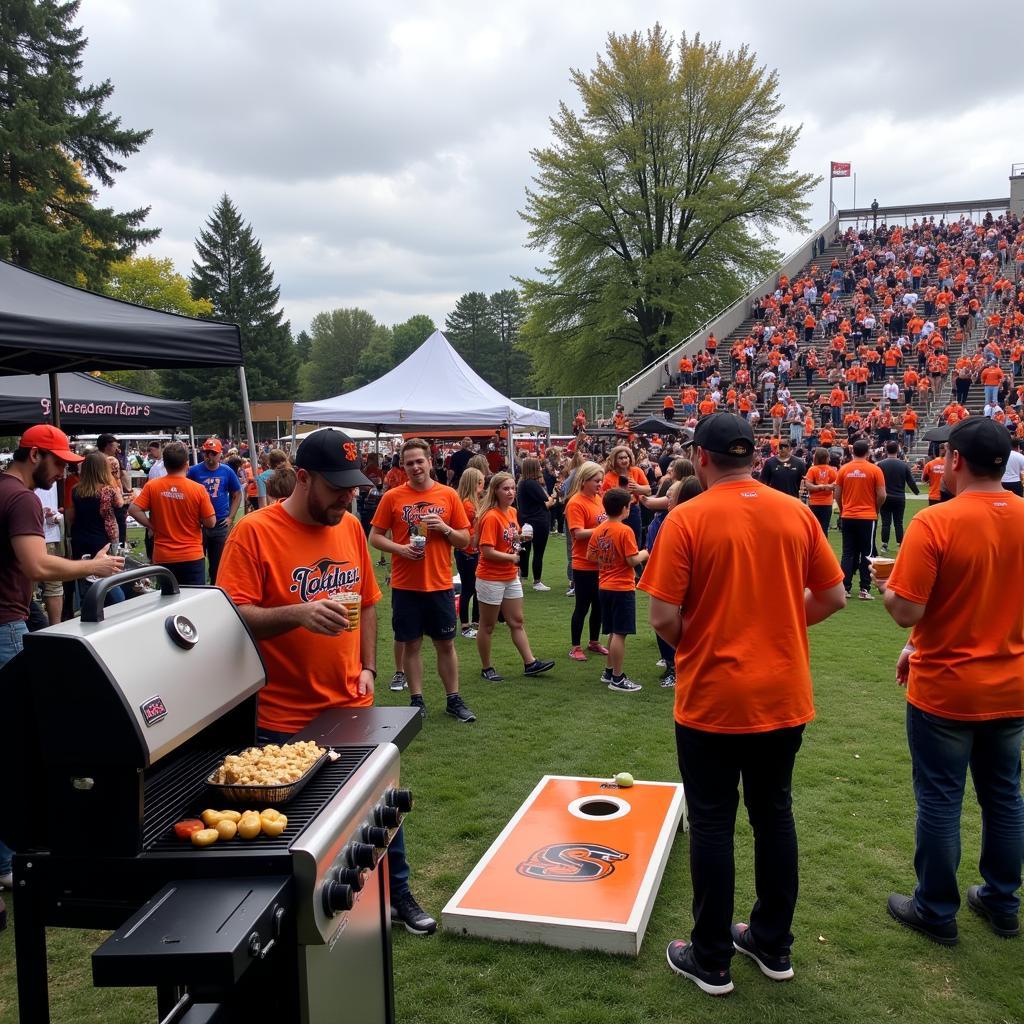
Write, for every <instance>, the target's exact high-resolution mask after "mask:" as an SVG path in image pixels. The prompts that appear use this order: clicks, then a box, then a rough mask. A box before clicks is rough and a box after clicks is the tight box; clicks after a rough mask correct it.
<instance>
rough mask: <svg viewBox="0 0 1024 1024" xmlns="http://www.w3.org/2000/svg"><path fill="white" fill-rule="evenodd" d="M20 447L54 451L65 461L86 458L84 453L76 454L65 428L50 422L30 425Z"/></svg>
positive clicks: (19, 443) (22, 437) (19, 444)
mask: <svg viewBox="0 0 1024 1024" xmlns="http://www.w3.org/2000/svg"><path fill="white" fill-rule="evenodd" d="M18 447H19V448H42V449H43V450H44V451H48V452H53V454H54V455H56V456H57V458H58V459H63V460H64V461H65V462H81V461H82V460H83V459H84V458H85V456H83V455H76V454H75V453H74V452H73V451H72V450H71V442H70V441H69V440H68V435H67V434H65V433H64V431H63V430H58V429H57V428H56V427H51V426H50V424H49V423H38V424H36V426H34V427H29V428H28V430H26V431H25V433H24V434H22V435H21V440H20V441H19V442H18Z"/></svg>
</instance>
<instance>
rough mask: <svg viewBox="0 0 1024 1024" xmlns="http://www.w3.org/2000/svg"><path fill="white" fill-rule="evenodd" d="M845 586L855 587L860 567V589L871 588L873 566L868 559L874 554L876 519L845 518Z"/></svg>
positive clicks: (842, 561)
mask: <svg viewBox="0 0 1024 1024" xmlns="http://www.w3.org/2000/svg"><path fill="white" fill-rule="evenodd" d="M842 523H843V557H842V558H841V559H840V564H841V565H842V567H843V586H844V587H845V588H846V589H847V590H850V589H851V588H852V587H853V574H854V571H855V570H857V569H860V589H861V590H870V589H871V567H870V566H869V565H868V559H869V558H870V557H871V556H872V555H873V554H874V551H873V547H874V542H875V520H874V519H843V521H842Z"/></svg>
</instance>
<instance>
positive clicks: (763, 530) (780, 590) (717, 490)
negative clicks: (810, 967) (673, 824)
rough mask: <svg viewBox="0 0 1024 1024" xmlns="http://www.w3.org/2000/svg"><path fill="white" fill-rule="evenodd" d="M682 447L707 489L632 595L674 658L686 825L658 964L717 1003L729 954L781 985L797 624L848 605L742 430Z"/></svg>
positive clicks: (793, 847)
mask: <svg viewBox="0 0 1024 1024" xmlns="http://www.w3.org/2000/svg"><path fill="white" fill-rule="evenodd" d="M693 448H694V455H693V462H694V465H695V468H696V470H697V478H698V479H699V480H700V482H701V484H702V485H703V486H704V488H705V491H704V493H703V494H700V495H698V496H697V497H696V498H693V499H692V500H691V501H688V502H686V503H685V504H683V505H679V506H677V507H676V508H675V509H673V510H672V512H670V513H669V515H668V516H667V518H666V519H665V521H664V523H663V524H662V527H661V531H660V532H659V533H658V543H657V544H656V545H655V547H654V550H653V551H652V553H651V558H650V561H649V562H648V563H647V568H646V569H645V570H644V574H643V576H642V577H641V578H640V583H639V584H638V586H639V587H640V589H641V590H646V591H647V592H648V593H649V594H650V596H651V611H650V618H651V625H652V626H653V627H654V629H655V632H657V634H658V635H659V636H660V637H661V638H662V639H663V640H664V641H665V642H666V643H668V644H670V645H671V646H672V647H673V648H674V649H675V652H676V656H675V670H676V696H675V723H676V753H677V755H678V759H679V770H680V774H681V775H682V777H683V783H684V785H685V787H686V802H687V806H688V807H689V815H690V874H691V878H692V882H693V908H694V923H693V930H692V932H691V933H690V941H689V942H686V941H684V940H681V939H677V940H674V941H673V942H670V943H669V946H668V950H667V957H668V962H669V966H670V967H671V968H672V970H673V971H675V972H676V973H677V974H681V975H682V976H683V977H685V978H688V979H689V980H691V981H692V982H694V984H696V985H697V987H698V988H700V989H701V990H702V991H704V992H707V993H709V994H711V995H725V994H726V993H728V992H731V991H732V989H733V983H732V978H731V976H730V972H729V963H730V960H731V959H732V956H733V954H734V952H740V953H743V954H744V955H746V956H749V957H751V958H752V959H753V960H754V961H755V962H756V963H757V965H758V966H759V967H760V969H761V971H762V973H764V974H765V975H767V976H768V977H770V978H773V979H775V980H777V981H783V980H785V979H787V978H791V977H793V966H792V962H791V960H790V945H791V943H792V942H793V935H792V933H791V931H790V927H791V925H792V921H793V912H794V909H795V907H796V898H797V844H796V827H795V825H794V823H793V812H792V776H793V765H794V763H795V760H796V754H797V751H798V750H799V748H800V742H801V738H802V735H803V729H804V725H805V724H806V723H807V722H809V721H810V720H811V719H812V718H813V717H814V702H813V698H812V693H811V673H810V664H809V658H808V645H807V626H809V625H813V624H814V623H816V622H821V621H822V619H825V618H827V617H828V616H829V615H831V614H832V613H833V612H836V611H838V610H839V609H840V608H842V607H843V606H844V605H845V603H846V599H845V595H844V594H843V574H842V571H841V570H840V568H839V563H838V562H837V561H836V556H835V555H834V554H833V553H832V549H831V548H830V547H829V545H828V541H827V539H826V538H825V535H824V534H823V533H822V530H821V527H820V526H819V525H818V521H817V519H815V518H814V514H813V513H812V512H811V511H810V510H809V509H808V508H807V506H806V505H803V504H801V502H799V501H797V499H796V498H793V497H791V496H790V495H788V494H783V493H781V492H780V491H776V490H773V489H772V488H771V487H769V486H768V485H767V484H765V483H762V482H760V481H758V480H754V479H753V478H752V477H751V475H750V469H751V465H752V463H753V457H754V433H753V431H752V429H751V427H750V424H749V423H747V421H746V420H744V419H742V418H741V417H739V416H734V415H733V414H732V413H728V412H719V413H712V414H711V415H709V416H705V417H703V418H702V419H700V420H698V422H697V427H696V429H695V430H694V434H693ZM760 565H767V566H770V567H771V571H770V572H764V571H759V569H758V567H759V566H760ZM684 622H685V627H684ZM740 779H742V780H743V799H744V802H745V803H746V806H747V812H748V814H749V817H750V821H751V824H752V826H753V829H754V836H755V843H754V860H755V869H754V877H755V880H756V888H757V902H756V903H755V904H754V908H753V910H752V912H751V915H750V924H749V926H748V925H747V924H745V923H742V922H737V923H733V919H732V916H733V899H734V888H735V880H734V874H735V867H734V864H733V858H732V855H731V851H732V845H733V833H734V827H735V818H736V805H737V801H738V799H739V797H738V789H739V783H740Z"/></svg>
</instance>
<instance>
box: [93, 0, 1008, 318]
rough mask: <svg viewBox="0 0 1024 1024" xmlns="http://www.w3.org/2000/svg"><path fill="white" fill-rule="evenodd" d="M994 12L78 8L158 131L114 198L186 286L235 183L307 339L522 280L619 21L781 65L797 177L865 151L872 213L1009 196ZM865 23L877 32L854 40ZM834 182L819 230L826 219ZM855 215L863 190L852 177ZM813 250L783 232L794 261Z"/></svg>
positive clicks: (740, 1)
mask: <svg viewBox="0 0 1024 1024" xmlns="http://www.w3.org/2000/svg"><path fill="white" fill-rule="evenodd" d="M997 7H998V8H999V11H998V13H997V12H995V11H992V12H989V14H988V15H987V16H986V20H985V22H984V23H982V22H979V21H977V20H976V19H975V20H974V21H968V20H967V18H966V15H965V13H964V8H963V7H962V5H961V4H959V3H957V4H954V3H952V2H951V0H933V3H932V4H930V5H929V7H928V9H927V11H924V10H922V9H921V8H920V6H919V5H918V6H915V5H913V4H910V5H902V6H899V5H893V4H891V3H888V2H884V3H883V2H882V0H866V2H862V3H861V4H860V5H858V6H857V8H856V9H855V10H854V9H850V10H847V9H845V8H844V9H840V8H834V7H832V6H830V5H825V6H824V7H821V6H819V7H818V8H811V7H808V6H807V5H806V4H793V3H782V4H778V3H777V4H774V5H764V4H760V3H755V2H754V0H720V2H718V3H716V4H715V5H714V6H713V7H709V5H706V4H700V3H697V2H696V0H688V2H684V3H682V4H680V3H678V2H674V3H670V2H668V0H637V2H633V3H622V2H614V0H564V2H563V3H561V4H553V3H550V0H545V2H541V0H512V2H510V3H507V4H505V5H481V4H479V3H470V2H469V0H418V2H416V3H405V4H397V5H376V6H373V5H369V6H368V5H364V4H359V3H355V2H354V0H340V2H328V0H305V2H299V3H296V4H292V5H282V4H280V3H279V2H274V3H271V2H269V0H248V2H243V0H214V2H210V0H179V2H177V3H175V4H139V3H130V2H127V0H84V3H83V5H82V8H81V12H80V22H81V24H82V26H83V28H84V30H85V34H86V36H87V37H88V38H89V40H90V44H89V46H88V48H87V49H86V54H85V57H86V59H85V67H84V74H85V76H86V77H87V79H89V80H99V79H103V78H110V79H111V80H112V82H113V83H114V86H115V93H114V96H113V99H112V101H111V102H110V104H109V109H110V110H111V111H112V112H113V113H115V114H117V115H119V116H121V117H122V118H123V121H124V123H125V124H126V125H128V126H131V127H135V128H153V129H154V136H153V138H152V140H151V141H150V142H149V143H148V144H147V145H146V146H145V147H144V149H143V150H142V151H141V152H140V153H139V154H138V155H136V156H135V157H132V158H130V160H129V161H128V164H129V168H128V171H127V172H125V173H124V174H123V175H121V176H120V178H119V180H118V184H117V185H116V187H115V188H114V189H113V190H112V191H111V192H110V193H109V194H107V195H106V196H105V197H104V198H105V201H107V202H109V203H111V204H112V205H114V206H115V207H117V208H119V209H127V208H132V207H135V206H147V205H152V207H153V212H152V214H151V216H150V223H151V224H152V225H155V226H159V227H161V228H162V229H163V233H162V235H161V237H160V239H159V240H158V241H157V242H156V243H155V244H154V245H153V246H152V247H151V248H150V250H149V251H151V252H153V253H154V254H157V255H161V256H170V257H171V258H172V259H173V260H174V261H175V264H176V265H177V267H178V269H179V270H180V271H182V272H183V273H188V271H189V269H190V266H191V261H192V256H193V246H192V243H193V239H194V238H195V236H196V235H197V233H198V232H199V230H200V229H201V227H202V226H203V224H204V223H205V221H206V219H207V217H208V216H209V214H210V212H211V210H212V209H213V206H214V204H215V203H216V202H217V200H218V199H219V197H220V195H221V194H222V193H224V192H227V193H228V194H229V195H230V196H231V198H232V199H233V200H234V201H235V203H236V204H237V206H238V207H239V209H240V211H241V213H242V215H243V216H244V217H245V218H246V219H247V220H248V221H250V222H251V223H252V225H253V229H254V231H255V232H256V235H257V236H258V237H259V238H260V239H261V240H262V243H263V248H264V253H265V254H266V256H267V257H268V259H269V260H270V261H271V263H272V264H273V267H274V270H275V273H276V277H277V282H278V284H279V285H280V286H281V301H282V305H283V307H284V310H285V314H286V315H287V316H288V317H289V318H290V319H291V321H292V323H293V326H294V327H295V329H296V330H298V329H299V328H301V327H303V326H305V325H306V324H308V322H309V319H310V318H311V317H312V316H313V315H314V314H315V313H316V312H318V311H320V310H323V309H330V308H334V307H337V306H353V305H360V306H364V307H365V308H366V309H368V310H370V312H371V313H373V314H374V316H376V317H377V318H378V319H380V320H383V321H384V322H388V323H393V322H397V321H401V320H404V319H406V318H407V317H408V316H410V315H412V314H414V313H418V312H426V313H428V314H429V315H431V316H432V317H433V318H434V319H435V321H437V322H438V323H442V322H443V320H444V316H445V314H446V313H447V312H449V311H450V309H451V308H452V306H453V305H454V302H455V299H456V298H457V297H458V296H459V295H460V294H462V293H463V292H466V291H470V290H483V291H488V292H490V291H495V290H497V289H499V288H504V287H508V286H509V285H510V278H511V276H512V275H522V274H529V273H531V271H532V269H533V267H534V266H536V265H537V264H538V263H540V262H541V257H540V256H539V255H538V254H536V253H533V252H531V251H529V250H527V249H525V248H524V243H525V240H526V225H525V224H524V223H523V222H522V220H521V219H520V218H519V216H518V214H517V211H518V210H519V209H521V208H522V205H523V200H524V189H525V188H526V187H527V186H528V185H529V183H530V175H531V173H532V170H533V167H532V162H531V160H530V157H529V151H530V149H531V148H534V147H537V146H542V145H544V144H545V143H546V142H547V139H548V130H549V129H548V118H549V117H551V116H552V115H553V114H554V113H555V112H556V110H557V104H558V102H559V100H566V101H569V102H572V101H573V100H574V98H575V97H574V93H573V91H572V87H571V84H570V82H569V69H570V68H571V67H576V68H582V69H584V70H586V69H589V68H591V67H592V66H593V64H594V60H595V57H596V55H597V54H598V52H600V51H602V50H603V47H604V41H605V37H606V34H607V32H609V31H616V32H628V31H632V30H644V29H647V28H649V27H651V26H652V25H653V24H654V22H655V21H657V20H660V21H661V22H662V24H663V25H664V26H665V27H666V29H667V30H668V31H669V32H671V33H672V34H673V35H674V36H678V35H679V33H680V32H681V31H683V30H685V31H687V32H688V33H690V34H691V35H692V34H694V33H695V32H697V31H699V32H700V33H701V34H702V36H703V38H705V39H721V40H722V43H723V45H724V46H725V47H727V48H736V47H738V46H739V45H741V44H742V43H743V42H744V41H747V42H749V43H750V45H751V46H752V48H753V49H754V50H755V51H756V52H757V55H758V58H759V59H760V61H762V62H763V63H764V64H766V65H767V66H768V67H770V68H777V69H778V71H779V79H780V91H781V96H782V99H783V102H784V103H785V105H786V115H785V117H786V120H787V121H796V122H802V123H803V125H804V128H803V134H802V137H801V140H800V142H799V144H798V146H797V147H796V150H795V151H794V153H793V155H792V162H793V166H795V167H797V168H799V169H801V170H806V171H810V172H812V173H825V171H826V168H827V166H828V161H829V160H830V159H841V160H849V161H851V163H852V164H853V169H854V170H855V171H856V172H857V175H858V193H857V199H858V203H860V204H865V205H866V204H867V203H870V201H871V199H872V198H875V197H877V198H878V199H879V202H881V203H883V204H884V203H903V202H914V201H919V200H946V199H960V198H980V197H982V196H985V195H993V196H995V195H1005V194H1006V191H1007V181H1006V179H1007V173H1008V171H1009V167H1010V164H1011V163H1012V162H1013V161H1014V160H1020V159H1022V158H1024V150H1021V148H1020V147H1021V143H1020V141H1019V132H1017V131H1016V128H1017V127H1019V124H1020V116H1019V111H1020V109H1021V101H1022V99H1024V85H1022V83H1021V80H1020V76H1019V73H1018V72H1017V70H1016V68H1015V66H1014V61H1013V59H1012V48H1010V47H1004V48H1002V49H1001V48H1000V46H999V45H998V39H1005V40H1012V39H1020V38H1021V37H1022V31H1024V5H1020V4H1014V5H1009V4H1006V5H1004V4H1002V3H1000V4H997ZM858 26H861V27H862V30H861V28H859V27H858ZM827 196H828V182H827V181H825V182H823V184H822V185H821V186H820V187H819V188H818V190H817V192H816V194H815V196H814V200H815V205H814V209H813V213H812V219H813V220H814V222H815V223H816V224H817V223H820V222H821V221H822V220H824V218H825V208H826V205H827ZM836 198H837V201H838V202H840V204H841V205H851V204H852V199H853V196H852V181H837V182H836ZM797 241H798V238H797V237H795V236H792V235H787V236H784V237H783V238H781V239H780V240H779V245H780V247H781V248H783V249H789V248H791V247H792V245H793V244H795V243H796V242H797Z"/></svg>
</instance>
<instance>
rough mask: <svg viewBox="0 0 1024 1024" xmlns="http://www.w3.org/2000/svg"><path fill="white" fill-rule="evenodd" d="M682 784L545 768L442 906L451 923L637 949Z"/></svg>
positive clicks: (675, 824)
mask: <svg viewBox="0 0 1024 1024" xmlns="http://www.w3.org/2000/svg"><path fill="white" fill-rule="evenodd" d="M681 820H684V801H683V787H682V786H681V785H679V784H678V783H671V782H637V783H635V784H634V785H632V786H630V787H628V788H627V787H619V786H617V785H615V783H614V782H610V781H609V780H607V779H586V778H576V777H571V776H565V775H545V776H544V778H542V779H541V780H540V782H539V783H538V784H537V786H536V788H535V789H534V790H533V792H532V793H531V794H530V795H529V797H527V799H526V801H525V802H524V803H523V805H522V806H521V807H520V808H519V810H518V811H516V813H515V815H514V816H513V818H512V820H511V821H510V822H509V823H508V825H506V826H505V828H504V830H503V831H502V833H501V835H499V836H498V838H497V839H495V841H494V842H493V843H492V844H491V847H490V849H489V850H488V851H487V852H486V853H485V854H484V855H483V857H482V858H481V859H480V861H479V863H478V864H477V865H476V867H474V868H473V870H472V872H470V875H469V877H468V878H467V879H466V881H465V882H463V883H462V885H461V886H460V888H459V890H458V892H456V893H455V895H454V896H453V897H452V898H451V899H450V900H449V901H448V905H447V906H446V907H445V908H444V911H443V913H442V915H441V924H442V927H443V928H444V929H445V930H446V931H449V932H453V933H456V934H462V935H474V936H477V937H479V938H486V939H503V940H511V941H514V942H541V943H544V944H546V945H549V946H559V947H561V948H562V949H598V950H602V951H604V952H606V953H618V954H622V955H626V956H637V955H638V954H639V952H640V944H641V942H643V937H644V932H645V930H646V929H647V922H648V920H649V919H650V916H651V910H652V908H653V906H654V900H655V898H656V897H657V895H658V887H659V886H660V885H661V877H662V875H663V874H664V871H665V865H666V863H667V862H668V856H669V852H670V851H671V849H672V841H673V839H675V836H676V831H677V829H678V828H679V824H680V821H681Z"/></svg>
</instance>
